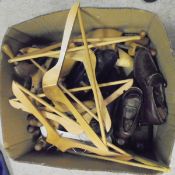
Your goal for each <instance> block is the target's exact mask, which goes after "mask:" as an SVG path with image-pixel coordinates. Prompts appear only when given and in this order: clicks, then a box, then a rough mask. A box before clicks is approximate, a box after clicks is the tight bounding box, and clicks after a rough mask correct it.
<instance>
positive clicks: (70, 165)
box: [0, 8, 175, 173]
mask: <svg viewBox="0 0 175 175" xmlns="http://www.w3.org/2000/svg"><path fill="white" fill-rule="evenodd" d="M67 14H68V11H67V10H66V11H60V12H54V13H51V14H48V15H43V16H39V17H36V18H34V19H31V20H29V21H25V22H23V23H20V24H17V25H14V26H12V27H10V28H9V29H8V31H7V32H6V35H5V36H4V39H3V44H4V43H7V44H8V45H9V46H10V47H11V49H12V51H13V52H14V53H15V54H16V53H17V51H18V50H19V48H22V47H25V46H30V45H31V43H36V44H37V43H38V44H39V43H50V42H53V41H61V39H62V34H63V30H64V25H65V21H66V17H67ZM82 14H83V19H84V24H85V28H86V32H88V31H90V30H93V29H96V28H115V29H118V30H121V31H124V32H134V33H137V32H140V31H141V30H144V31H146V32H147V33H148V35H149V37H150V38H151V40H152V42H153V44H154V46H155V47H156V49H157V51H158V58H157V59H158V64H159V67H160V70H161V71H162V73H163V75H164V77H165V78H166V80H167V82H168V87H167V88H166V100H167V104H168V111H169V115H168V120H167V122H166V123H165V124H163V125H160V126H158V128H157V132H156V136H155V153H156V155H157V159H158V160H159V161H161V162H164V163H165V164H166V165H169V163H170V160H171V153H172V149H173V145H174V140H175V108H174V105H175V93H174V89H175V76H174V75H175V61H174V57H173V55H172V49H171V44H170V42H169V40H168V37H167V34H166V31H165V28H164V26H163V24H162V23H161V21H160V20H159V18H158V17H157V16H156V15H155V14H153V13H151V12H148V11H144V10H139V9H124V8H122V9H101V8H83V9H82ZM79 33H80V29H79V25H78V21H76V22H75V25H74V29H73V33H72V36H75V35H78V34H79ZM8 59H9V58H8V57H7V56H6V55H5V54H4V53H2V59H0V71H1V72H0V114H1V120H2V129H3V140H4V146H5V148H6V150H7V151H8V153H9V155H10V157H11V158H13V159H17V160H18V161H24V162H29V163H38V164H44V165H47V166H54V167H62V168H67V169H84V170H101V171H104V170H105V171H127V172H128V171H129V172H134V173H139V172H142V173H143V172H145V173H150V170H144V169H140V168H134V167H129V166H123V165H119V164H116V163H115V164H114V163H111V162H105V161H100V160H94V159H89V158H84V157H76V156H73V155H69V154H63V153H60V152H46V153H45V152H41V153H38V152H34V151H32V150H33V142H32V137H31V135H30V134H28V133H27V131H26V126H27V121H26V119H25V116H26V115H27V114H26V113H24V112H22V111H20V110H16V109H14V108H12V107H11V106H10V105H9V103H8V99H9V97H11V96H13V94H12V90H11V82H12V74H13V69H12V65H10V64H9V63H8V62H7V60H8ZM172 75H173V76H172ZM75 160H76V161H75ZM82 160H83V161H82Z"/></svg>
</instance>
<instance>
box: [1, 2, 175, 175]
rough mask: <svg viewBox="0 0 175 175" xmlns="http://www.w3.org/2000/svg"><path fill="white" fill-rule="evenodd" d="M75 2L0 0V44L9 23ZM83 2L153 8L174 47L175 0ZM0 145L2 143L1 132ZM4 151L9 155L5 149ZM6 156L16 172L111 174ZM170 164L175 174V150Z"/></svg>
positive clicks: (24, 174) (33, 174) (25, 174)
mask: <svg viewBox="0 0 175 175" xmlns="http://www.w3.org/2000/svg"><path fill="white" fill-rule="evenodd" d="M74 2H75V0H37V1H36V0H0V44H1V42H2V39H3V35H4V33H5V32H6V30H7V28H8V27H9V26H11V25H13V24H17V23H20V22H22V21H25V20H28V19H31V18H33V17H36V16H39V15H43V14H46V13H50V12H54V11H59V10H62V9H69V8H70V7H71V5H72V4H73V3H74ZM80 3H81V6H82V7H85V6H86V7H133V8H139V9H145V10H149V11H153V12H154V13H156V14H158V15H159V16H160V18H161V20H162V21H163V23H164V24H165V26H166V29H167V32H168V35H169V38H170V40H171V41H172V45H173V48H175V1H173V0H158V1H157V2H155V3H145V2H144V1H143V0H80ZM0 145H1V147H2V136H1V135H0ZM4 154H5V155H6V153H5V151H4ZM6 159H7V162H8V165H9V167H10V171H11V174H13V175H39V174H40V175H58V174H61V175H64V174H65V175H69V174H70V175H74V174H76V175H77V174H78V175H81V174H84V175H86V174H87V175H88V174H91V175H98V174H99V175H100V174H112V173H110V172H108V173H106V172H88V171H76V170H65V169H59V168H51V167H45V166H41V165H28V164H26V163H18V162H16V161H13V160H11V159H9V158H8V157H7V155H6ZM171 166H172V172H171V173H169V174H172V175H173V174H175V150H174V152H173V158H172V163H171Z"/></svg>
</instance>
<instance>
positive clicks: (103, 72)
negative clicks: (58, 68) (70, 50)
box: [64, 49, 118, 100]
mask: <svg viewBox="0 0 175 175" xmlns="http://www.w3.org/2000/svg"><path fill="white" fill-rule="evenodd" d="M95 55H96V58H97V61H96V62H97V63H96V79H97V82H98V83H103V82H106V81H107V80H108V78H109V77H108V76H109V73H110V72H111V69H112V67H113V66H114V64H115V63H116V60H117V58H118V56H117V53H115V51H113V50H109V49H107V50H97V51H95ZM64 83H65V85H66V87H67V88H75V87H81V86H88V85H90V83H89V80H88V77H87V74H86V70H85V68H84V65H83V63H81V62H77V63H76V64H75V66H74V67H73V68H72V70H71V71H70V73H69V75H68V76H67V77H66V78H65V81H64ZM75 95H76V96H77V97H78V98H79V99H81V100H88V99H90V98H92V91H91V92H90V91H88V92H78V93H75Z"/></svg>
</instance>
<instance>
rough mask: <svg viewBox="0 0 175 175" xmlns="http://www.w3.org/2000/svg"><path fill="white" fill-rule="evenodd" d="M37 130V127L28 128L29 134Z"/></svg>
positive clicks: (29, 126)
mask: <svg viewBox="0 0 175 175" xmlns="http://www.w3.org/2000/svg"><path fill="white" fill-rule="evenodd" d="M35 130H36V127H34V126H31V125H28V126H27V132H29V133H34V132H35Z"/></svg>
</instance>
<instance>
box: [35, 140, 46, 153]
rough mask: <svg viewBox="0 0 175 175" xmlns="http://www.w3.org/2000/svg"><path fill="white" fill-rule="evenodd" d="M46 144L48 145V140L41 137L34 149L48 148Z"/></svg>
mask: <svg viewBox="0 0 175 175" xmlns="http://www.w3.org/2000/svg"><path fill="white" fill-rule="evenodd" d="M46 146H47V142H46V141H45V140H44V139H43V138H40V139H39V140H38V141H37V143H36V145H35V146H34V149H35V151H41V150H43V149H44V148H46Z"/></svg>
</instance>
